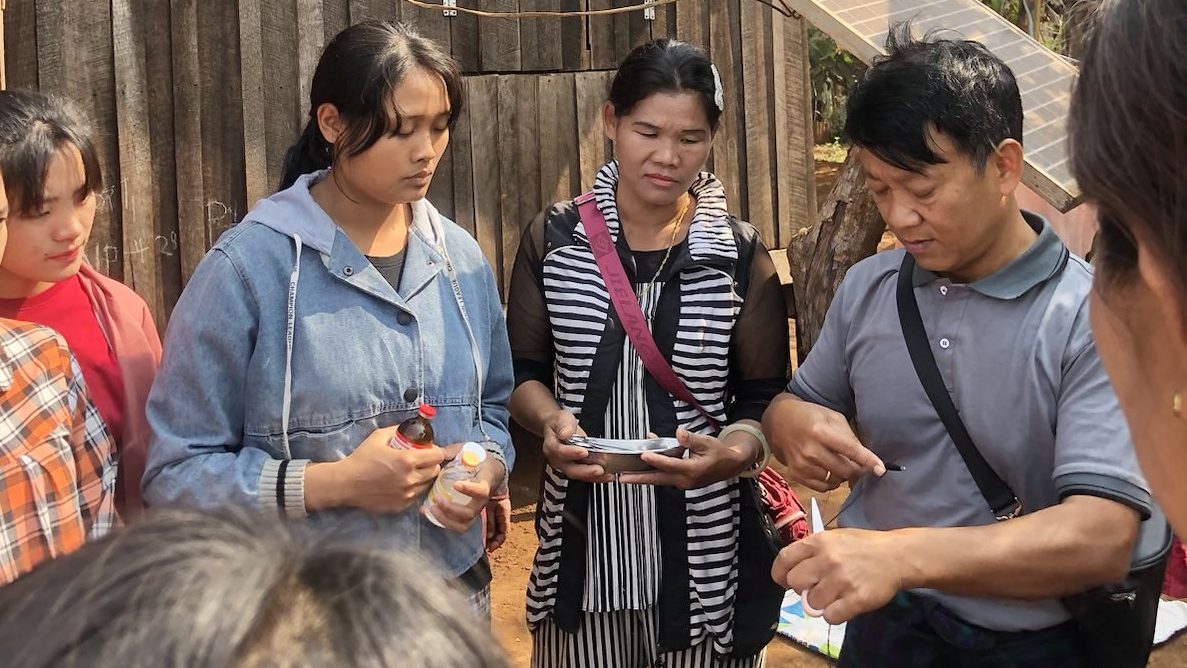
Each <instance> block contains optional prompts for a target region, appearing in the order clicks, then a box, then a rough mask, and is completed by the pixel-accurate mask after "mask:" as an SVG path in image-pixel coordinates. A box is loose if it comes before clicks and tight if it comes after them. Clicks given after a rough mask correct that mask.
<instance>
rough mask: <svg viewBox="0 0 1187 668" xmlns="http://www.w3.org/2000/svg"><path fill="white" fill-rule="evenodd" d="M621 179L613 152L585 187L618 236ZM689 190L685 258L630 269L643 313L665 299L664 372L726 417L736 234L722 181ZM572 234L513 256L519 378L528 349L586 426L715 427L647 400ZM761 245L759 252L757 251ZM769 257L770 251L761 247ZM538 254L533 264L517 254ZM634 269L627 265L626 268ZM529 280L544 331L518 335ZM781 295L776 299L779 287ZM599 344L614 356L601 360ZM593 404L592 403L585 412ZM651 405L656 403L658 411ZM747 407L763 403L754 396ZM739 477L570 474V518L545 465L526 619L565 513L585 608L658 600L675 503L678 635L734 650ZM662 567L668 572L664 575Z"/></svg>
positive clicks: (672, 403)
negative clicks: (681, 595)
mask: <svg viewBox="0 0 1187 668" xmlns="http://www.w3.org/2000/svg"><path fill="white" fill-rule="evenodd" d="M617 180H618V170H617V165H616V164H615V163H610V164H608V165H606V166H605V167H603V168H602V170H601V171H600V172H599V174H598V177H597V179H596V183H595V187H594V190H593V192H594V196H595V200H596V202H597V205H598V207H599V209H600V211H601V212H602V214H603V216H604V217H605V219H606V225H607V228H608V229H609V231H610V234H611V237H612V238H615V239H617V238H618V236H619V231H620V223H619V218H618V214H617V208H616V205H615V188H616V185H617ZM691 192H692V194H693V195H694V196H695V197H696V200H697V207H696V210H695V212H694V214H693V218H692V222H691V224H690V227H689V233H688V236H687V239H686V240H685V241H684V242H683V243H682V244H681V245H680V247H679V248H673V254H672V258H673V260H675V259H676V258H677V257H682V258H683V262H682V263H677V262H670V263H669V267H670V268H671V269H670V270H669V269H668V268H665V267H660V268H659V269H660V271H661V273H660V276H659V280H657V281H656V283H655V286H654V288H652V289H651V290H647V289H646V285H647V283H648V282H649V281H650V280H651V278H652V276H653V275H654V274H653V272H649V271H646V270H645V269H643V268H640V270H639V271H637V272H634V273H635V277H634V283H635V287H636V294H637V295H638V296H639V297H640V300H641V307H642V309H643V311H644V313H645V314H648V315H649V316H655V317H656V318H660V317H661V316H663V315H664V314H661V313H659V311H660V310H662V309H663V308H665V307H666V308H667V310H666V311H665V312H664V313H665V314H666V320H664V322H665V323H667V326H668V329H667V330H665V331H664V332H660V331H657V332H656V333H655V336H656V340H657V344H659V345H660V347H661V350H663V349H665V348H667V349H668V350H669V351H670V357H669V359H670V362H671V364H672V367H673V370H675V372H676V374H677V375H678V376H679V377H680V378H681V380H682V381H683V382H684V383H685V385H686V386H687V387H688V388H689V390H690V391H691V392H692V393H693V395H694V396H695V397H696V399H697V401H698V402H699V403H700V404H701V405H702V406H703V407H704V408H705V409H706V410H707V411H709V412H710V413H711V414H712V415H713V417H714V419H715V420H716V421H717V422H718V423H719V424H725V423H726V422H727V418H728V417H729V415H728V414H727V403H728V402H729V401H730V399H731V396H730V392H731V390H732V389H733V388H731V387H730V384H731V345H732V344H733V336H734V334H735V332H734V328H735V325H736V323H737V320H738V316H739V313H740V312H741V310H742V307H743V303H744V299H743V297H742V296H741V295H739V294H738V293H737V292H736V290H735V285H736V283H735V277H734V276H733V274H732V273H731V269H732V268H733V263H735V262H736V261H737V259H738V245H737V242H736V240H735V228H734V227H733V226H732V224H731V218H730V216H729V214H728V212H727V210H726V206H725V196H724V189H723V187H722V185H721V183H720V182H719V181H718V180H717V179H716V178H715V177H713V176H712V175H710V174H707V173H703V174H702V175H701V176H700V177H699V178H698V180H697V181H696V183H695V184H694V185H693V187H692V188H691ZM571 235H572V242H570V243H563V242H558V243H554V242H552V241H542V242H541V243H542V245H543V246H542V247H541V248H539V249H536V250H537V251H539V259H538V260H536V259H532V260H530V261H528V262H521V261H522V260H523V259H524V257H525V251H524V249H523V248H521V252H520V258H519V259H517V267H516V274H515V275H514V276H513V279H512V291H511V294H510V298H509V302H510V303H509V315H508V319H509V329H511V330H512V348H513V352H514V353H515V355H516V365H517V377H518V378H517V380H518V381H520V382H522V379H523V378H522V374H521V368H523V367H527V366H529V364H528V362H529V361H530V360H529V358H534V359H535V360H543V359H547V360H549V362H550V364H549V365H548V366H549V368H548V369H547V370H544V369H536V370H534V373H535V378H537V379H539V380H541V382H548V383H549V384H551V383H552V381H553V380H554V381H555V384H554V393H555V396H556V397H557V401H558V403H559V404H560V405H561V407H562V408H564V409H565V410H568V411H571V412H572V413H573V414H574V415H576V416H577V417H578V419H579V421H580V422H581V423H582V426H583V427H584V428H585V429H586V431H587V432H589V433H591V434H593V435H602V436H607V437H612V438H639V437H642V436H643V435H644V434H646V433H647V432H648V431H656V432H657V433H660V434H661V435H671V434H672V433H673V432H674V431H675V427H676V426H683V427H684V428H686V429H688V430H689V431H692V432H694V433H702V434H712V433H714V429H715V428H714V427H713V425H712V424H711V423H710V422H709V420H707V419H706V418H705V417H704V416H702V415H701V414H700V413H699V412H698V411H697V409H696V408H695V407H693V406H691V405H688V404H685V403H683V402H681V401H679V400H677V399H674V398H672V397H670V396H668V395H667V394H666V393H662V396H663V399H662V402H663V403H662V404H657V403H656V401H655V394H656V393H655V392H654V391H652V392H649V391H648V384H649V383H650V384H652V385H654V381H651V380H650V378H649V375H648V374H647V373H646V370H645V369H644V368H643V364H642V362H641V360H640V359H639V356H638V353H637V352H636V351H635V350H634V347H633V346H632V345H631V344H630V341H629V339H625V337H622V334H621V331H620V329H619V331H617V332H615V331H614V330H615V329H616V328H619V325H618V323H617V322H616V321H615V320H614V317H613V313H612V308H611V306H610V299H609V295H608V293H607V291H606V288H605V284H604V282H603V280H602V278H601V275H600V272H599V271H598V268H597V264H596V262H595V260H594V258H593V254H592V252H591V251H590V248H589V242H588V239H587V238H586V237H585V231H584V227H583V225H582V224H581V223H580V222H576V224H575V227H574V228H573V229H572V233H571ZM525 239H527V236H526V235H525ZM525 243H527V242H526V241H525ZM762 253H763V255H764V256H765V255H766V252H765V249H764V250H762ZM638 259H639V258H638V257H637V256H636V260H638ZM766 261H767V262H768V263H769V257H767V258H766ZM534 263H535V264H538V266H532V267H527V266H520V265H524V264H534ZM631 269H633V267H632V268H631ZM772 271H773V267H772ZM631 273H632V272H631V271H629V270H628V275H630V274H631ZM529 280H531V281H534V282H535V283H538V286H539V290H540V293H541V294H540V295H539V298H540V299H542V301H543V307H544V308H545V309H546V311H547V323H546V325H545V326H541V327H538V328H537V329H539V330H541V331H529V332H528V333H526V334H524V333H523V332H522V330H524V329H531V328H529V327H525V326H523V325H522V323H520V322H518V321H519V320H527V319H530V316H520V315H519V313H521V312H523V311H524V307H523V306H522V305H519V304H517V295H516V285H517V282H519V283H526V282H527V281H529ZM776 286H777V283H776ZM525 292H526V291H525ZM673 300H674V301H673ZM779 300H780V304H781V296H780V297H779ZM774 319H775V321H776V322H779V321H781V322H782V327H783V333H782V334H780V333H779V332H778V331H775V332H773V333H772V337H771V341H774V342H775V345H774V346H770V345H766V344H768V343H769V342H765V341H764V342H759V344H760V345H766V347H767V348H768V349H770V348H774V350H775V354H773V355H771V359H772V360H773V361H772V362H770V363H767V364H766V367H769V368H770V371H769V375H770V376H771V379H770V381H769V382H767V381H764V383H760V384H762V385H763V387H764V388H768V389H769V396H765V399H764V400H763V401H762V402H761V404H762V406H765V401H769V399H770V398H771V397H773V396H774V394H776V393H777V392H778V390H779V388H780V387H781V386H782V382H783V378H784V375H785V373H786V363H787V362H786V360H787V355H786V347H787V337H786V314H785V312H783V311H782V308H781V305H780V307H779V309H776V312H775V316H774ZM669 330H670V331H669ZM614 335H617V337H619V339H621V340H622V343H621V346H620V347H619V348H618V349H617V350H608V346H607V343H606V342H607V341H608V340H611V341H613V340H614V338H613V337H614ZM665 336H666V337H667V338H666V339H664V337H665ZM661 339H664V340H662V341H661ZM780 347H782V348H783V350H784V351H783V353H782V356H780V355H779V354H778V350H779V348H780ZM545 348H547V350H544V349H545ZM608 356H617V359H616V360H607V359H606V358H607V357H608ZM607 362H608V363H607ZM532 363H533V364H537V363H539V362H532ZM595 365H605V367H604V368H606V369H607V370H608V369H609V368H611V367H612V368H614V369H615V370H614V371H613V376H612V379H606V378H605V376H598V377H594V376H593V374H592V371H593V369H594V367H595ZM780 365H782V366H781V367H780ZM765 370H766V369H765V368H764V371H765ZM546 372H547V373H548V374H550V375H551V374H554V378H545V377H544V374H545V373H546ZM607 386H608V387H607ZM765 391H766V389H764V392H765ZM591 403H592V404H595V405H597V406H598V408H599V409H600V410H601V412H600V413H599V414H596V415H595V414H590V415H583V411H584V410H586V409H587V408H589V406H590V404H591ZM657 410H658V411H659V413H660V414H656V411H657ZM757 411H758V413H757V415H761V406H759V407H758V409H757ZM657 425H664V426H665V427H666V429H660V428H657ZM664 431H667V432H668V433H666V434H665V433H663V432H664ZM735 483H736V480H726V481H721V482H718V483H714V484H710V485H708V486H706V487H703V488H700V489H695V490H688V491H685V492H679V490H676V491H675V492H672V491H671V490H666V491H664V492H661V491H660V488H656V487H652V486H644V485H625V484H623V485H620V484H615V483H607V484H598V485H586V484H585V483H572V484H574V485H581V486H586V487H588V488H589V489H588V502H587V504H586V505H585V508H586V510H585V512H584V517H583V518H579V517H573V512H572V508H571V506H572V505H573V504H572V501H573V499H571V498H569V497H570V494H569V492H570V484H571V483H570V481H569V480H567V479H566V478H565V477H564V476H562V475H561V474H560V473H559V472H557V471H555V470H553V469H552V468H551V467H548V466H546V467H545V472H544V479H543V484H542V489H541V499H540V505H539V509H538V514H537V527H536V528H537V534H538V536H539V539H540V545H539V549H538V551H537V554H536V557H535V560H534V562H533V566H532V572H531V576H530V579H529V585H528V597H527V617H528V622H529V625H531V626H532V627H533V628H536V627H537V626H538V625H540V624H541V623H542V622H545V621H546V620H548V619H549V618H550V616H551V615H552V614H553V612H554V610H556V609H557V605H558V600H559V599H561V598H563V592H564V583H563V579H564V577H565V576H564V575H563V574H564V572H565V570H566V568H571V564H569V565H568V566H566V565H565V563H564V562H565V559H564V555H565V552H566V550H565V547H564V545H565V541H566V539H567V538H566V531H565V526H566V522H568V523H569V525H570V526H571V529H570V530H571V531H572V530H576V529H574V528H572V527H578V526H579V527H580V531H581V538H582V539H583V540H584V542H585V550H584V564H583V566H584V585H583V589H582V591H581V592H580V595H581V599H580V607H581V610H583V611H585V612H588V613H599V612H606V613H608V612H617V611H646V610H651V609H653V608H655V607H656V606H657V604H658V603H659V602H660V601H661V599H662V598H663V597H664V596H665V592H664V591H662V590H663V589H664V587H663V586H662V584H661V583H662V582H663V581H664V578H672V577H673V574H672V573H671V572H670V569H671V567H672V565H673V563H672V561H671V560H670V559H671V555H668V554H666V553H665V551H664V545H665V544H666V543H667V540H670V539H671V538H672V537H673V536H671V534H668V535H667V536H666V537H665V536H664V531H665V529H664V526H665V522H666V521H667V518H665V515H664V513H665V512H671V511H672V510H675V513H676V514H679V515H680V517H679V526H680V527H681V533H682V535H680V536H679V540H680V543H681V546H680V547H682V548H683V550H682V553H683V557H684V558H683V559H682V560H681V561H680V562H679V564H678V566H679V567H680V569H681V570H682V571H684V577H686V578H687V581H686V591H687V594H686V596H687V600H686V602H685V603H684V606H686V609H687V615H688V617H687V629H686V630H685V631H684V632H686V633H687V637H686V641H685V642H686V643H687V645H686V646H697V645H705V647H708V648H709V649H707V650H706V649H704V648H702V651H713V652H717V653H720V654H728V653H729V652H730V651H731V650H732V649H733V647H732V646H733V622H734V616H735V610H736V606H735V603H736V596H737V593H738V586H737V584H738V583H737V565H738V545H739V541H738V528H739V519H738V518H739V492H738V489H737V487H738V486H737V485H736V484H735ZM583 493H584V492H583ZM661 493H664V494H667V495H668V498H671V497H672V495H673V494H678V495H680V496H679V499H680V500H679V502H678V503H679V504H680V507H679V508H677V509H671V508H669V509H667V511H665V510H664V509H663V508H661V507H660V506H661V503H660V502H659V501H658V498H657V495H660V494H661ZM567 506H570V508H567ZM582 520H584V521H582ZM669 526H670V523H669ZM673 547H674V546H673ZM665 559H668V561H665ZM661 570H662V571H663V572H664V578H661V577H660V575H661ZM676 575H678V574H676ZM680 591H684V589H681V590H680ZM772 623H773V621H772ZM668 642H669V643H671V642H672V641H671V640H670V639H669V640H668ZM745 665H751V664H745Z"/></svg>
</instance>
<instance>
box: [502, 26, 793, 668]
mask: <svg viewBox="0 0 1187 668" xmlns="http://www.w3.org/2000/svg"><path fill="white" fill-rule="evenodd" d="M723 106H724V94H723V91H722V87H721V82H720V79H719V77H718V76H717V71H716V69H715V68H713V66H712V65H711V64H710V62H709V60H708V58H706V56H705V54H704V52H702V51H701V50H699V49H697V48H695V47H692V46H689V45H687V44H683V43H680V42H676V41H670V40H659V41H656V42H652V43H649V44H645V45H642V46H640V47H638V48H637V49H635V50H634V51H633V52H632V53H631V54H630V55H629V56H628V57H627V58H626V60H625V61H623V63H622V65H621V66H620V68H619V71H618V73H617V75H616V77H615V79H614V82H613V84H612V85H611V90H610V99H609V101H608V102H607V103H606V104H605V106H604V109H603V120H604V126H605V133H606V136H607V137H608V138H609V139H610V140H611V141H612V142H613V143H614V150H615V155H616V156H617V160H616V161H615V162H611V163H609V164H607V165H605V166H604V167H603V168H602V169H601V171H600V172H599V174H598V176H597V180H596V184H595V187H594V189H593V196H594V198H595V202H596V204H597V206H598V209H599V211H600V212H601V213H602V215H603V216H604V218H605V221H606V226H607V228H608V229H609V232H610V236H611V238H613V239H615V241H616V244H617V249H618V255H619V257H620V259H621V260H622V263H623V266H624V268H625V269H626V273H627V276H628V277H629V278H630V280H631V282H632V283H633V285H634V288H635V294H636V296H637V297H638V299H639V303H640V307H641V309H642V310H643V312H644V314H645V315H646V316H647V319H648V322H649V324H650V326H651V332H652V335H653V337H654V339H655V342H656V344H657V346H658V348H659V350H660V351H661V353H662V354H663V356H664V357H665V358H666V359H667V361H668V362H669V363H670V364H671V365H672V367H673V369H674V370H675V371H676V374H677V376H678V377H679V378H680V379H681V380H682V382H683V383H684V384H685V385H686V386H687V387H688V389H689V390H690V391H691V392H692V394H693V396H694V397H695V398H696V400H697V402H698V403H699V404H700V405H701V406H702V407H703V408H704V409H705V410H706V411H707V412H708V413H709V414H710V415H711V416H712V417H713V420H712V421H711V420H709V419H707V418H706V417H704V416H703V415H701V414H700V413H699V412H698V410H697V409H696V407H694V406H691V405H689V404H686V403H684V402H682V401H680V400H678V399H675V398H673V397H672V396H670V395H669V394H668V393H667V392H665V391H664V390H663V389H661V387H660V386H659V385H658V384H657V383H656V382H655V380H654V379H653V378H652V377H651V375H650V374H649V373H648V372H647V370H646V369H645V368H644V366H643V363H642V361H641V360H640V357H639V354H638V353H637V352H636V351H635V349H634V347H633V346H632V344H631V342H630V341H629V339H628V338H627V337H626V335H625V333H624V331H623V329H622V326H621V324H620V322H619V319H618V317H617V315H616V314H615V312H614V309H613V307H612V306H611V302H610V299H609V296H608V293H607V290H606V285H605V282H604V281H603V280H602V277H601V274H600V272H599V270H598V267H597V264H596V263H595V260H594V257H593V254H592V253H591V250H590V245H589V241H588V239H587V237H586V235H585V228H584V226H583V225H582V224H581V220H580V217H579V215H578V212H577V209H576V207H575V206H574V204H573V202H571V201H570V202H563V203H559V204H556V205H554V206H552V207H550V208H549V209H547V210H546V211H544V212H543V213H541V214H540V215H539V216H538V217H537V218H536V220H534V221H533V222H532V224H531V225H530V226H529V228H528V229H527V230H526V232H525V234H524V237H523V241H522V243H521V246H520V249H519V253H518V256H517V258H516V261H515V268H514V274H513V276H512V282H511V289H510V293H509V312H508V327H509V332H510V336H511V346H512V351H513V354H514V358H515V368H516V385H517V387H516V390H515V392H514V394H513V395H512V399H511V411H512V414H513V415H514V417H515V419H516V420H517V421H519V422H520V424H522V425H523V426H525V427H527V428H528V429H530V430H532V431H534V432H535V433H537V434H539V435H541V436H543V439H544V455H545V458H546V459H547V461H548V465H547V466H546V467H545V471H544V479H543V481H542V485H541V497H540V505H539V511H538V514H537V526H536V528H537V534H538V536H539V539H540V547H539V549H538V551H537V553H536V558H535V561H534V564H533V568H532V574H531V580H530V582H529V585H528V601H527V614H528V622H529V625H530V626H531V628H532V633H533V660H532V663H533V666H536V667H539V668H561V667H585V666H599V667H600V666H614V667H616V668H619V667H623V668H635V667H642V666H653V665H654V666H661V665H662V666H669V667H687V668H709V667H710V666H714V667H717V666H722V667H730V668H734V667H736V668H750V667H753V666H761V665H762V662H763V653H762V652H763V647H764V646H765V645H766V642H767V641H768V640H769V639H770V637H771V633H772V632H773V627H774V625H775V623H776V619H777V615H778V605H777V601H778V599H779V598H781V590H780V589H779V588H778V586H777V585H775V583H774V582H773V581H771V579H770V574H769V567H770V564H771V559H772V557H773V553H772V552H771V550H770V547H769V544H767V543H765V542H764V541H765V540H766V538H765V536H764V535H763V534H762V529H761V526H760V524H759V513H761V512H762V510H761V509H760V508H758V507H756V504H755V503H754V501H753V495H752V494H747V493H746V490H747V489H749V488H745V487H744V486H743V485H744V484H750V483H749V481H744V480H742V479H740V477H739V476H744V475H754V473H755V472H756V471H757V470H758V469H759V468H761V467H762V466H763V465H765V463H766V460H767V459H768V458H769V450H768V449H767V447H766V443H765V440H763V438H762V434H761V432H760V431H759V430H758V429H757V427H758V420H759V419H761V416H762V413H763V410H764V408H765V407H766V405H767V403H768V402H769V401H770V399H771V398H772V397H774V396H775V395H776V394H778V392H779V391H780V390H781V388H782V387H783V385H784V382H785V378H786V374H787V370H788V329H787V316H786V309H785V305H784V302H783V297H782V292H781V289H780V286H779V280H778V277H777V274H776V272H775V267H774V265H773V263H772V261H771V258H770V256H769V254H768V253H767V250H766V248H765V247H764V246H763V244H762V241H761V239H760V238H759V235H758V233H757V232H756V231H755V229H754V228H753V227H751V226H750V225H749V224H747V223H744V222H741V221H739V220H737V219H736V218H734V217H732V216H731V215H730V214H729V212H728V209H727V202H726V201H725V193H724V189H723V187H722V185H721V183H720V182H719V181H718V180H717V178H716V177H714V176H713V175H712V174H709V173H707V172H703V171H702V170H703V169H704V166H705V163H706V161H707V159H708V156H709V151H710V149H711V147H712V144H713V137H714V134H715V131H716V128H717V124H718V120H719V118H720V116H721V112H722V109H723ZM714 422H716V423H717V424H720V425H728V426H726V427H725V428H724V429H723V430H721V431H720V432H718V429H717V427H716V426H715V425H714ZM648 432H654V433H656V434H658V435H660V436H673V435H674V436H676V437H677V438H679V439H680V440H681V441H682V443H683V444H684V445H685V446H686V447H687V448H688V450H689V455H688V456H687V457H686V458H684V459H666V460H664V461H663V462H662V463H660V464H658V467H659V468H660V470H658V471H656V472H652V473H645V474H623V475H622V476H621V477H615V476H613V475H610V474H608V473H607V472H605V471H604V470H603V469H602V468H601V467H600V466H594V465H583V464H580V463H578V462H579V460H581V459H582V458H584V457H585V455H586V452H585V450H584V449H583V448H580V447H577V446H573V445H566V444H565V443H564V442H565V441H566V440H567V439H568V438H569V437H571V436H573V435H574V434H577V433H584V434H587V435H590V436H604V437H609V438H641V437H643V436H644V435H645V434H647V433H648Z"/></svg>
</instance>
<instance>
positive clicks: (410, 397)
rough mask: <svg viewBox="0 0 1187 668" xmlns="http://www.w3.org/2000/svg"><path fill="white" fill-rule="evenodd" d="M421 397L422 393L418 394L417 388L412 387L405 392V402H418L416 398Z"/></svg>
mask: <svg viewBox="0 0 1187 668" xmlns="http://www.w3.org/2000/svg"><path fill="white" fill-rule="evenodd" d="M419 396H420V392H417V391H416V388H415V387H410V388H408V389H406V390H404V401H409V402H411V401H416V398H417V397H419Z"/></svg>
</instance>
